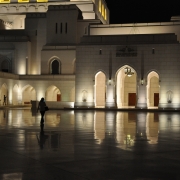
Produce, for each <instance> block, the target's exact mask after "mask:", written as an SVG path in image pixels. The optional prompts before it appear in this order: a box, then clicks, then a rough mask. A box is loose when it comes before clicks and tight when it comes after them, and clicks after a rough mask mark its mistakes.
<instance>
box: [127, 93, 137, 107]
mask: <svg viewBox="0 0 180 180" xmlns="http://www.w3.org/2000/svg"><path fill="white" fill-rule="evenodd" d="M128 106H136V93H129V97H128Z"/></svg>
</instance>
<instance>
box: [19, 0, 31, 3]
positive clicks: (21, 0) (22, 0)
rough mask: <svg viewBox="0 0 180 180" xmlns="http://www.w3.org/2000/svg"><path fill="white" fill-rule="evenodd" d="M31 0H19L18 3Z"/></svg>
mask: <svg viewBox="0 0 180 180" xmlns="http://www.w3.org/2000/svg"><path fill="white" fill-rule="evenodd" d="M27 2H29V0H18V3H27Z"/></svg>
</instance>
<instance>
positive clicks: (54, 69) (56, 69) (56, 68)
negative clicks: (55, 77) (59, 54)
mask: <svg viewBox="0 0 180 180" xmlns="http://www.w3.org/2000/svg"><path fill="white" fill-rule="evenodd" d="M51 74H60V63H59V61H58V60H56V59H55V60H53V61H52V63H51Z"/></svg>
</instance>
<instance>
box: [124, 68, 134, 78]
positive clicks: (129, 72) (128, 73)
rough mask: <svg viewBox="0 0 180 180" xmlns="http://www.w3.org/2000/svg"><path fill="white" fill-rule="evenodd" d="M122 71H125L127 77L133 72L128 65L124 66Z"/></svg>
mask: <svg viewBox="0 0 180 180" xmlns="http://www.w3.org/2000/svg"><path fill="white" fill-rule="evenodd" d="M124 72H125V74H127V76H128V77H131V76H132V75H133V74H134V72H132V70H131V68H128V67H126V68H125V69H124Z"/></svg>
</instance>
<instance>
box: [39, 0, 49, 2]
mask: <svg viewBox="0 0 180 180" xmlns="http://www.w3.org/2000/svg"><path fill="white" fill-rule="evenodd" d="M37 2H48V0H37Z"/></svg>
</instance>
